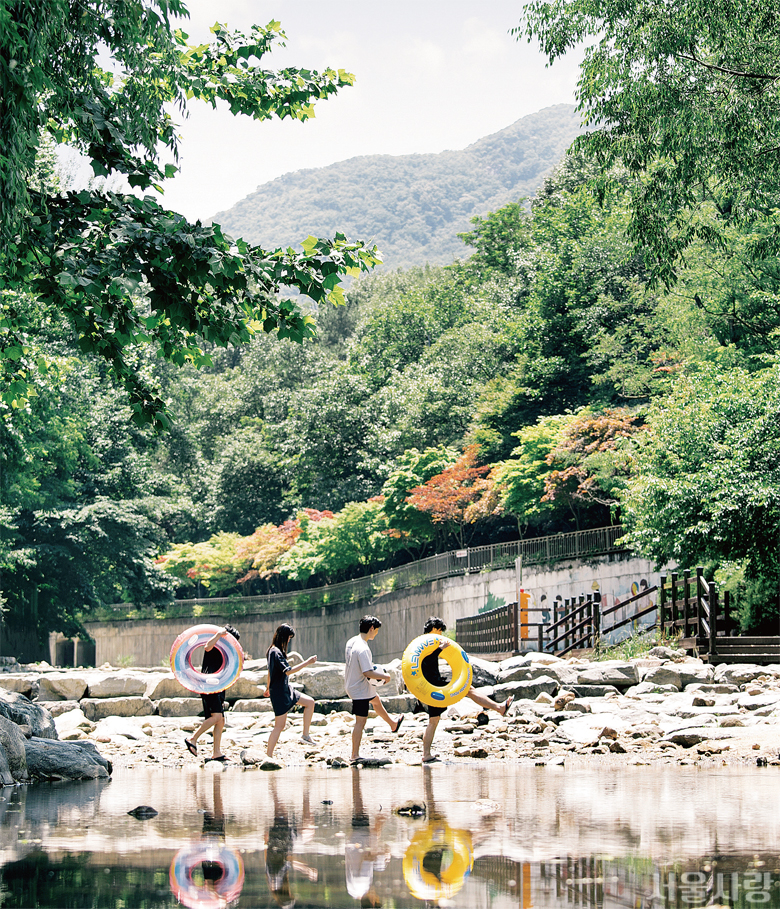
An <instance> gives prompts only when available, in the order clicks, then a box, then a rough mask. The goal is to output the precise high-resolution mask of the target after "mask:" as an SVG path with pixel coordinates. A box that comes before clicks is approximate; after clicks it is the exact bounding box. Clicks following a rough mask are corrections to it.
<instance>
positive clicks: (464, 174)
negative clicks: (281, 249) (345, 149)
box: [211, 104, 581, 269]
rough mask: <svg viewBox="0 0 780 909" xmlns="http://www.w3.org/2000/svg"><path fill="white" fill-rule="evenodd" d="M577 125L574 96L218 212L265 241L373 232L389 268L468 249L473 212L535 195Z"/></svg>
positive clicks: (260, 193) (226, 222) (314, 176)
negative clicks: (473, 137)
mask: <svg viewBox="0 0 780 909" xmlns="http://www.w3.org/2000/svg"><path fill="white" fill-rule="evenodd" d="M580 132H581V126H580V121H579V117H578V115H577V113H576V111H575V109H574V106H573V105H571V104H558V105H555V106H554V107H548V108H545V109H544V110H541V111H539V112H538V113H535V114H530V115H529V116H527V117H523V118H522V119H520V120H518V121H517V122H516V123H513V124H512V125H511V126H508V127H507V128H506V129H502V130H501V131H500V132H497V133H493V135H491V136H486V137H485V138H484V139H480V140H479V141H478V142H475V143H474V144H473V145H469V146H468V147H467V148H464V149H462V150H461V151H443V152H440V153H439V154H431V155H397V156H395V155H366V156H362V157H358V158H349V159H348V160H346V161H340V162H338V163H337V164H331V165H330V166H329V167H319V168H314V169H311V170H299V171H295V172H293V173H289V174H285V175H284V176H282V177H278V178H277V179H276V180H271V181H270V182H268V183H264V184H263V185H262V186H258V188H257V190H256V191H255V192H253V193H251V195H249V196H247V197H246V198H245V199H242V200H241V201H240V202H238V203H236V205H234V206H233V207H232V208H230V209H228V210H227V211H222V212H219V213H218V214H216V215H214V217H213V218H212V219H211V220H212V221H214V222H216V223H218V224H221V225H222V227H223V229H224V230H225V231H226V232H227V233H228V234H230V235H232V236H234V237H243V238H244V239H245V240H248V241H249V242H251V243H259V244H261V245H262V246H264V247H266V248H269V247H270V248H275V247H277V246H288V245H290V244H294V243H297V242H300V241H301V240H304V239H305V238H306V237H307V236H309V235H310V234H314V235H315V236H319V237H328V236H333V234H334V233H335V232H336V231H337V230H340V231H341V232H342V233H345V234H346V235H347V236H348V237H350V238H358V237H360V238H362V239H364V240H370V241H373V242H375V243H376V244H377V245H378V246H379V248H380V249H381V250H382V253H383V254H384V262H385V267H386V268H393V269H394V268H399V267H408V266H410V265H423V264H425V263H426V262H429V263H431V264H432V265H438V264H445V263H447V262H451V261H452V260H453V259H455V258H456V257H458V256H460V257H464V255H465V252H466V247H464V245H463V242H462V241H461V240H459V239H458V237H457V234H458V233H460V232H463V231H466V230H469V229H470V226H471V225H470V220H471V218H473V217H474V216H475V215H485V214H487V213H488V212H489V211H495V210H496V209H498V208H501V206H502V205H506V204H507V203H508V202H516V201H517V200H518V199H519V198H521V197H530V196H533V195H534V194H535V193H536V190H537V189H538V188H539V186H540V185H541V184H542V181H543V180H544V178H545V176H546V175H547V174H549V173H550V171H551V170H552V169H553V168H554V167H555V165H556V164H557V163H558V161H560V159H561V158H562V156H563V154H564V152H565V151H566V149H567V148H568V147H569V145H571V143H572V141H573V140H574V138H575V136H577V135H578V133H580Z"/></svg>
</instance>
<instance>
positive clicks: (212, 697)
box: [184, 625, 241, 762]
mask: <svg viewBox="0 0 780 909" xmlns="http://www.w3.org/2000/svg"><path fill="white" fill-rule="evenodd" d="M226 634H232V635H233V637H234V638H235V639H236V640H237V641H239V640H241V635H240V634H239V633H238V632H237V631H236V629H235V628H234V627H233V626H232V625H225V627H224V628H223V629H222V630H221V631H218V632H217V633H216V634H215V635H214V636H213V637H211V638H209V640H208V641H206V644H205V646H204V648H203V664H202V666H201V669H200V671H201V672H205V673H208V674H209V675H211V674H212V673H214V672H219V670H220V669H221V668H222V661H223V659H224V657H223V656H222V654H221V653H220V651H219V648H218V647H216V643H217V641H219V640H220V638H224V637H225V635H226ZM200 699H201V701H202V702H203V712H204V714H205V716H206V718H205V719H204V720H203V722H202V723H201V724H200V726H199V727H198V729H197V730H196V731H195V734H194V735H193V736H192V738H191V739H185V740H184V744H185V745H186V746H187V751H189V753H190V754H192V755H195V756H197V754H198V747H197V741H198V739H199V738H200V737H201V736H202V735H203V733H204V732H207V731H208V730H209V729H211V730H212V736H213V739H214V743H213V748H212V753H211V757H210V758H209V759H208V760H212V761H224V762H226V761H227V758H226V757H225V755H224V754H222V730H223V729H224V728H225V692H224V691H214V692H212V693H210V694H202V695H201V696H200Z"/></svg>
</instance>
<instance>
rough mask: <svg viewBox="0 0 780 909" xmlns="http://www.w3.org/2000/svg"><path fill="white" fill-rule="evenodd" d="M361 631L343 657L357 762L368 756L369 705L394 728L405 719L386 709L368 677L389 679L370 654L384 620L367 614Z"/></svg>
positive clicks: (354, 758) (398, 727) (354, 752)
mask: <svg viewBox="0 0 780 909" xmlns="http://www.w3.org/2000/svg"><path fill="white" fill-rule="evenodd" d="M358 627H359V629H360V633H359V634H356V635H355V637H354V638H350V639H349V640H348V641H347V646H346V651H345V660H344V688H345V689H346V691H347V697H349V698H351V699H352V713H353V715H354V717H355V725H354V727H353V729H352V763H353V764H357V763H359V762H360V761H362V760H365V758H363V757H361V755H360V742H361V740H362V738H363V730H364V729H365V728H366V720H367V719H368V708H369V706H370V707H373V708H374V712H375V713H376V715H377V716H379V717H381V718H382V719H383V720H384V721H385V722H386V723H387V725H388V726H389V727H390V729H391V731H392V732H398V730H399V729H400V728H401V723H402V722H403V719H404V717H403V714H401V716H399V717H397V718H396V719H395V720H393V719H391V718H390V714H389V713H388V712H387V711H386V710H385V706H384V704H383V703H382V698H380V697H379V695H378V694H377V693H376V691H375V690H374V688H373V687H372V685H371V683H370V682H369V679H378V680H379V681H382V682H389V681H390V676H389V675H388V674H387V673H386V672H381V671H380V670H378V669H376V668H375V667H374V658H373V656H372V655H371V648H370V647H369V646H368V643H369V641H373V640H374V638H375V637H376V636H377V634H378V633H379V629H380V628H381V627H382V623H381V622H380V621H379V619H378V618H377V617H376V616H375V615H364V616H363V618H362V619H361V620H360V625H359V626H358Z"/></svg>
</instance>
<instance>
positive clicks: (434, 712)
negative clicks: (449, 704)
mask: <svg viewBox="0 0 780 909" xmlns="http://www.w3.org/2000/svg"><path fill="white" fill-rule="evenodd" d="M423 707H425V710H426V712H427V714H428V716H441V715H442V714H443V713H445V712H446V710H447V708H446V707H432V706H431V705H430V704H423Z"/></svg>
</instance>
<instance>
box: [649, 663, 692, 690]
mask: <svg viewBox="0 0 780 909" xmlns="http://www.w3.org/2000/svg"><path fill="white" fill-rule="evenodd" d="M642 682H644V683H645V684H646V685H648V684H649V685H653V686H654V687H659V686H663V687H664V688H668V687H672V688H676V689H677V690H678V691H679V690H680V689H681V688H682V687H683V686H682V681H681V679H680V673H679V672H678V671H677V667H676V666H670V665H668V664H666V665H662V666H656V667H655V668H653V669H648V670H647V671H646V672H644V673H643V675H642Z"/></svg>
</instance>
